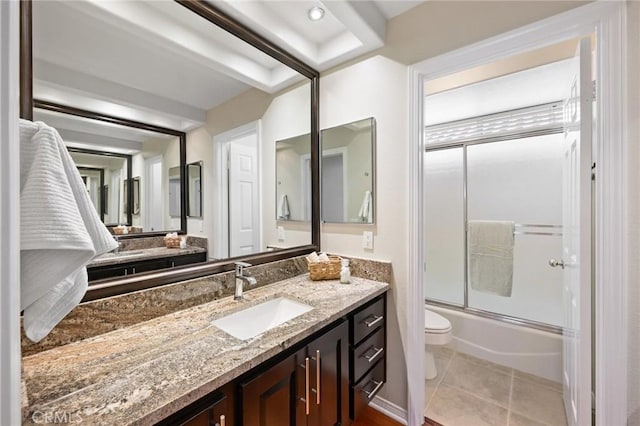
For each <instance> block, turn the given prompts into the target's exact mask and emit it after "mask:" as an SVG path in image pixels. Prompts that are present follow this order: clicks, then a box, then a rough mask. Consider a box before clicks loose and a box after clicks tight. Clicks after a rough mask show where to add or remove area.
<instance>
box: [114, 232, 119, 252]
mask: <svg viewBox="0 0 640 426" xmlns="http://www.w3.org/2000/svg"><path fill="white" fill-rule="evenodd" d="M113 239H114V240H116V243H118V247H116V248H114V249H113V254H118V253H120V245H121V243H120V239H119V238H118V236H117V235H114V236H113Z"/></svg>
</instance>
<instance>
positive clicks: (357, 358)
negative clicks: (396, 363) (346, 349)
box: [350, 327, 386, 383]
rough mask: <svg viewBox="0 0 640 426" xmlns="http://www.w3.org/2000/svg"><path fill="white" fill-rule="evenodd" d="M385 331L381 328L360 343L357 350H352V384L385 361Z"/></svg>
mask: <svg viewBox="0 0 640 426" xmlns="http://www.w3.org/2000/svg"><path fill="white" fill-rule="evenodd" d="M385 347H386V345H385V329H384V327H383V328H380V329H378V331H376V332H375V333H373V334H372V335H371V336H369V337H368V338H367V339H366V340H364V341H363V342H362V343H360V344H359V345H358V346H357V347H356V348H354V349H352V350H351V356H352V357H353V358H352V359H351V365H352V366H353V369H352V370H351V377H350V379H351V383H357V382H359V381H360V378H361V377H362V375H363V374H365V373H366V372H367V371H368V370H369V369H370V368H371V367H372V366H373V365H375V363H376V362H378V361H379V360H381V359H384V358H385V356H386V354H385V352H386V350H385Z"/></svg>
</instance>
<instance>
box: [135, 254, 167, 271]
mask: <svg viewBox="0 0 640 426" xmlns="http://www.w3.org/2000/svg"><path fill="white" fill-rule="evenodd" d="M166 267H167V259H164V258H161V259H151V260H141V261H140V262H136V263H134V264H132V265H131V266H130V267H129V274H139V273H141V272H148V271H155V270H157V269H164V268H166Z"/></svg>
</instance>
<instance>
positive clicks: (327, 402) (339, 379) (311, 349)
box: [307, 321, 349, 426]
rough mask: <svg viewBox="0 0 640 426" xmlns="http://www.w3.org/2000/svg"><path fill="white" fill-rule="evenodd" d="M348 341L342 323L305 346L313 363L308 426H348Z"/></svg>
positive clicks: (346, 329) (347, 333)
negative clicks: (341, 425)
mask: <svg viewBox="0 0 640 426" xmlns="http://www.w3.org/2000/svg"><path fill="white" fill-rule="evenodd" d="M348 338H349V330H348V327H347V322H346V321H345V322H343V323H341V324H340V325H338V326H337V327H335V328H334V329H332V330H331V331H329V332H327V333H326V334H324V335H322V336H320V337H319V338H317V339H316V340H314V341H313V342H311V343H310V344H309V345H308V346H307V355H308V356H309V357H311V359H312V363H311V367H312V371H311V386H312V392H311V397H312V401H311V407H312V409H311V415H310V416H309V419H308V425H309V426H334V425H340V424H344V425H346V424H348V419H349V358H348V357H349V342H348Z"/></svg>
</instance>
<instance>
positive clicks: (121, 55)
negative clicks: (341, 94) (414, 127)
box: [33, 0, 422, 133]
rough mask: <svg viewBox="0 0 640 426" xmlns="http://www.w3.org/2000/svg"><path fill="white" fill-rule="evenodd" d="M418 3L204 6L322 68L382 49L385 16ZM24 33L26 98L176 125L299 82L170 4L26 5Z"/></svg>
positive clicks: (185, 127) (197, 122)
mask: <svg viewBox="0 0 640 426" xmlns="http://www.w3.org/2000/svg"><path fill="white" fill-rule="evenodd" d="M421 2H422V1H388V0H387V1H380V0H376V1H355V2H351V1H346V0H327V1H324V2H323V1H318V0H295V1H269V0H263V1H251V0H249V1H234V0H224V1H212V2H211V3H212V4H213V5H215V6H216V7H218V8H219V9H221V10H223V11H225V12H227V13H228V14H230V15H232V16H234V17H235V18H237V19H238V20H239V21H241V22H242V23H244V24H245V25H247V26H249V27H251V28H252V29H253V30H254V31H256V32H258V33H259V34H261V35H263V36H264V37H265V38H267V39H269V40H270V41H272V42H274V43H275V44H277V45H278V46H280V47H282V48H284V49H285V50H287V51H289V52H290V53H291V54H293V55H294V56H296V57H298V58H299V59H301V60H302V61H304V62H306V63H308V64H310V65H311V66H313V67H314V68H316V69H318V70H319V71H323V70H326V69H328V68H330V67H332V66H334V65H337V64H339V63H341V62H344V61H347V60H349V59H352V58H354V57H356V56H359V55H361V54H363V53H365V52H368V51H371V50H374V49H377V48H379V47H381V46H382V45H383V44H384V40H385V29H386V22H387V20H388V19H390V18H392V17H394V16H397V15H398V14H401V13H403V12H406V11H407V10H408V9H410V8H411V7H414V6H416V5H418V4H419V3H421ZM313 6H320V7H322V8H323V9H324V10H325V17H324V19H322V20H321V21H317V22H312V21H310V20H309V19H308V17H307V14H308V10H309V9H310V8H311V7H313ZM33 38H34V41H33V56H34V97H35V98H37V99H41V100H47V101H52V102H56V103H60V104H64V105H70V106H75V107H79V108H84V109H88V110H91V111H96V112H101V113H105V114H110V115H114V116H118V117H123V118H129V119H133V120H137V121H142V122H145V123H149V124H155V125H157V126H162V127H167V128H171V129H176V130H181V131H189V130H191V129H193V128H196V127H199V126H201V125H202V124H203V123H204V122H205V121H206V113H207V111H208V110H210V109H211V108H213V107H215V106H217V105H220V104H222V103H224V102H225V101H227V100H229V99H231V98H233V97H235V96H237V95H239V94H241V93H243V92H245V91H247V90H249V89H251V88H256V89H259V90H261V91H264V92H267V93H269V94H276V93H278V92H279V91H281V90H283V89H285V88H286V87H289V86H291V85H292V84H295V83H299V82H301V81H304V77H303V76H301V75H299V74H298V73H296V72H295V71H294V70H292V69H290V68H288V67H286V66H285V65H283V64H281V63H279V62H277V61H275V60H274V59H272V58H271V57H269V56H267V55H266V54H264V53H262V52H261V51H259V50H257V49H255V48H253V47H252V46H249V45H248V44H246V43H244V42H242V41H239V40H238V39H236V38H235V37H234V36H232V35H230V34H229V33H227V32H225V31H224V30H221V29H220V28H218V27H216V26H215V25H212V24H211V23H209V22H208V21H206V20H204V19H203V18H201V17H200V16H198V15H196V14H194V13H193V12H191V11H189V10H188V9H186V8H185V7H183V6H181V5H180V4H178V3H176V2H174V1H167V0H162V1H157V0H155V1H135V2H131V1H124V2H121V1H99V0H87V1H77V0H71V1H59V0H53V1H52V0H42V1H34V3H33ZM61 133H62V132H61Z"/></svg>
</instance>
